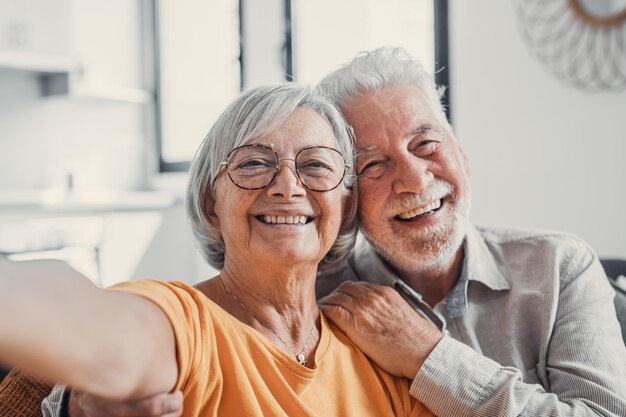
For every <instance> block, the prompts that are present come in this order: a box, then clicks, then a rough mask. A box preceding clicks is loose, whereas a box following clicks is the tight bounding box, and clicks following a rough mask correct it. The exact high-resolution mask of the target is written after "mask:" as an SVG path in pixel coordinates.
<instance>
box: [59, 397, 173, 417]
mask: <svg viewBox="0 0 626 417" xmlns="http://www.w3.org/2000/svg"><path fill="white" fill-rule="evenodd" d="M68 406H69V409H68V411H69V415H70V417H105V416H106V417H179V416H180V415H182V413H183V394H182V393H181V392H180V391H177V392H175V393H174V394H158V395H155V396H153V397H149V398H145V399H142V400H135V401H125V402H117V401H116V402H112V401H110V400H104V399H102V398H99V397H94V396H93V395H89V394H85V393H81V392H76V391H72V392H70V401H69V405H68Z"/></svg>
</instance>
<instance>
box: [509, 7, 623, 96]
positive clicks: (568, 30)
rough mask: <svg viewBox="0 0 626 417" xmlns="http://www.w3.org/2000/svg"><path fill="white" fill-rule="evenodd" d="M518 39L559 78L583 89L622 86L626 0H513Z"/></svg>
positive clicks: (606, 88)
mask: <svg viewBox="0 0 626 417" xmlns="http://www.w3.org/2000/svg"><path fill="white" fill-rule="evenodd" d="M516 1H517V13H518V17H519V21H520V25H521V27H522V32H523V34H524V38H525V40H526V42H527V43H528V45H529V46H530V47H531V49H532V50H533V51H534V52H535V54H536V55H537V57H538V58H539V59H540V60H541V61H543V62H544V63H545V64H546V65H547V66H548V67H549V68H550V69H551V70H552V71H553V72H554V73H555V74H556V75H558V76H559V77H561V78H563V79H565V80H567V81H569V82H571V83H573V84H575V85H577V86H579V87H582V88H585V89H589V90H620V89H623V88H624V87H626V0H516Z"/></svg>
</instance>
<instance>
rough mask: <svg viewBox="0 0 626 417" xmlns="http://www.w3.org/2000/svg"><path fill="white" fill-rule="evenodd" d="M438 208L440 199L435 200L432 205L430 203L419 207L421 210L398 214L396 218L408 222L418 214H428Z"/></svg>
mask: <svg viewBox="0 0 626 417" xmlns="http://www.w3.org/2000/svg"><path fill="white" fill-rule="evenodd" d="M439 207H441V199H438V200H435V201H433V202H432V203H430V204H429V205H427V206H424V207H421V208H418V209H417V210H411V211H407V212H406V213H402V214H399V215H398V217H400V218H401V219H402V220H408V219H411V218H413V217H417V216H419V215H420V214H424V213H428V212H429V211H433V210H437V209H438V208H439Z"/></svg>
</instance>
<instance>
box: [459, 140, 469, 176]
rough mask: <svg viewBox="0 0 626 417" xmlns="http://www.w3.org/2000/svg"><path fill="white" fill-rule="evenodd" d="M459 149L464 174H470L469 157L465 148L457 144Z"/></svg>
mask: <svg viewBox="0 0 626 417" xmlns="http://www.w3.org/2000/svg"><path fill="white" fill-rule="evenodd" d="M459 150H460V151H461V160H462V162H463V169H464V171H465V175H467V176H468V177H469V176H470V165H469V159H467V155H466V154H465V150H464V149H463V148H462V147H460V146H459Z"/></svg>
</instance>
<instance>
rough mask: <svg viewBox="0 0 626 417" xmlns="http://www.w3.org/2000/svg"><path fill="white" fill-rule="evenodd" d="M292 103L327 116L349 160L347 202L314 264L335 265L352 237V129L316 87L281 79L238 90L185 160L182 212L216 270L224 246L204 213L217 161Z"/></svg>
mask: <svg viewBox="0 0 626 417" xmlns="http://www.w3.org/2000/svg"><path fill="white" fill-rule="evenodd" d="M298 107H307V108H310V109H313V110H315V111H316V112H317V113H318V114H319V115H320V116H322V117H323V118H324V119H326V120H327V121H328V123H329V124H330V126H331V127H332V130H333V133H334V136H335V140H336V142H337V149H338V150H339V151H340V152H341V153H342V155H343V156H344V158H345V159H346V161H347V163H348V164H349V165H350V169H349V171H348V173H347V174H346V177H345V179H344V181H343V185H342V186H343V188H344V195H345V196H346V197H347V198H346V200H345V201H346V204H347V205H348V206H347V207H346V208H345V209H344V213H343V214H344V219H343V222H342V224H341V228H340V230H339V235H338V236H337V240H336V241H335V243H334V245H333V246H332V247H331V249H330V251H329V252H328V254H327V255H326V256H325V257H324V259H322V261H321V262H320V265H319V267H320V269H323V268H329V267H332V266H335V265H337V264H338V263H340V262H341V261H342V260H343V259H344V258H345V257H346V256H347V255H348V254H349V253H350V250H352V247H353V246H354V241H355V239H356V196H355V195H354V193H355V192H356V189H355V185H356V184H355V181H354V168H353V167H354V135H353V133H352V128H351V127H350V126H349V125H348V124H347V123H346V121H345V120H344V118H343V116H342V115H341V112H340V111H339V110H338V109H337V107H335V105H334V104H332V103H331V101H330V100H329V99H328V98H326V97H325V96H324V95H322V94H321V93H320V92H319V91H318V90H314V89H312V88H311V87H307V86H301V85H298V84H295V83H285V84H280V85H273V86H265V87H258V88H254V89H252V90H249V91H247V92H245V93H243V94H241V96H239V98H237V99H236V100H235V101H233V102H232V103H231V104H230V105H229V106H228V108H227V109H226V110H225V111H224V113H222V115H221V116H220V117H219V118H218V119H217V121H216V122H215V124H214V125H213V127H212V128H211V129H210V130H209V133H207V135H206V137H205V138H204V140H203V142H202V144H201V145H200V148H199V149H198V151H197V152H196V155H195V157H194V160H193V163H192V164H191V169H190V173H189V184H188V187H187V214H188V216H189V219H190V221H191V226H192V229H193V233H194V235H195V236H196V238H197V239H198V242H199V243H200V249H201V251H202V254H203V256H204V258H205V259H206V261H207V262H208V263H209V264H210V265H211V266H213V267H214V268H217V269H222V267H223V266H224V253H225V250H226V248H225V246H224V241H223V240H222V238H221V235H220V233H219V231H218V230H216V229H215V228H214V227H213V225H212V224H211V221H210V220H209V215H208V212H207V209H208V208H210V207H212V205H213V204H214V194H213V191H214V190H213V189H212V187H213V184H214V180H215V178H216V177H217V175H218V174H219V172H220V164H221V163H222V162H223V161H224V160H225V159H226V156H227V155H228V153H229V152H230V151H232V150H233V149H235V148H236V147H238V146H241V145H244V144H246V143H249V142H250V141H253V140H255V139H258V138H260V137H263V136H266V135H268V134H271V133H272V132H274V131H276V129H278V128H279V127H280V125H281V124H282V123H283V122H284V121H285V120H286V119H287V118H288V117H289V116H290V115H291V114H292V113H293V112H294V111H295V110H296V108H298ZM350 189H352V195H350Z"/></svg>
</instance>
